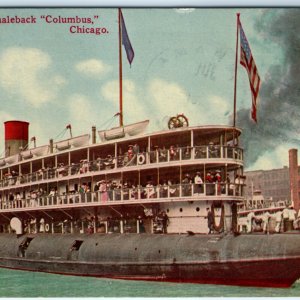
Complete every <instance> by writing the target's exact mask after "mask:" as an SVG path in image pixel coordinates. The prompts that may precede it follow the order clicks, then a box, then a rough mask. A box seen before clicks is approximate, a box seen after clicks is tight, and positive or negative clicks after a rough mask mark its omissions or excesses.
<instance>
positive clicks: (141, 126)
mask: <svg viewBox="0 0 300 300" xmlns="http://www.w3.org/2000/svg"><path fill="white" fill-rule="evenodd" d="M148 124H149V120H144V121H141V122H137V123H133V124H129V125H126V126H122V127H115V128H111V129H108V130H100V131H98V134H99V137H100V139H101V141H102V142H105V141H109V140H113V139H118V138H123V137H125V136H126V135H129V136H135V135H138V134H142V133H144V132H145V130H146V128H147V126H148Z"/></svg>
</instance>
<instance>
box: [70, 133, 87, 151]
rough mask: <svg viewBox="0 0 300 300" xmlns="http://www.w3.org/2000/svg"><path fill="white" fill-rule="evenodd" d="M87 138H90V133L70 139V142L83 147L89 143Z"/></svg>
mask: <svg viewBox="0 0 300 300" xmlns="http://www.w3.org/2000/svg"><path fill="white" fill-rule="evenodd" d="M89 140H90V135H89V134H84V135H80V136H76V137H74V138H72V139H70V144H71V145H72V146H73V147H76V148H77V147H83V146H86V145H88V144H89Z"/></svg>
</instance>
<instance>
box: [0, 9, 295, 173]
mask: <svg viewBox="0 0 300 300" xmlns="http://www.w3.org/2000/svg"><path fill="white" fill-rule="evenodd" d="M237 12H240V13H241V17H240V19H241V22H242V25H243V29H244V32H245V34H246V37H247V39H248V41H249V44H250V47H251V50H252V54H253V57H254V59H255V62H256V66H257V69H258V72H259V74H260V77H261V81H262V85H261V91H260V95H259V103H258V112H257V114H258V123H257V124H255V123H253V121H252V120H251V119H250V109H251V101H252V99H251V93H250V88H249V80H248V75H247V72H246V70H245V69H244V68H243V67H242V66H241V65H240V64H239V65H238V73H237V76H238V77H237V121H236V124H237V126H238V127H240V128H241V129H242V130H243V137H242V140H241V142H242V145H243V147H244V148H245V168H246V170H256V169H272V168H281V167H283V166H284V165H288V149H290V148H298V147H299V138H298V134H299V131H300V105H299V97H298V92H299V87H298V86H299V79H300V78H299V77H300V74H298V73H299V72H298V69H299V67H300V59H299V57H300V56H299V51H300V50H299V49H300V36H299V34H298V32H299V26H300V10H299V9H295V8H294V9H274V8H268V9H267V8H266V9H262V8H251V9H234V8H223V9H221V8H214V9H207V8H195V9H179V8H177V9H176V8H138V9H137V8H136V9H135V8H124V9H123V16H124V20H125V24H126V27H127V32H128V35H129V38H130V41H131V44H132V47H133V49H134V52H135V57H134V60H133V62H132V65H131V66H130V65H129V63H128V61H127V60H126V54H125V51H124V49H122V51H123V52H122V55H123V80H124V82H123V94H124V98H123V99H124V103H123V105H124V123H125V124H130V123H133V122H138V121H142V120H145V119H149V120H150V126H149V132H152V131H157V130H161V129H166V128H167V120H168V118H169V117H171V116H174V115H176V114H177V113H184V114H185V115H186V116H187V117H188V119H189V122H190V125H193V126H196V125H232V124H233V93H234V64H235V49H236V13H237ZM7 16H8V17H16V16H17V17H19V18H22V17H32V18H34V17H35V18H36V23H34V24H33V23H32V24H20V23H18V24H15V23H14V24H7V23H4V20H3V19H4V18H5V19H6V18H7ZM76 16H78V17H79V18H80V20H81V21H82V20H83V19H87V18H90V19H91V21H92V22H93V24H83V23H82V22H81V23H77V24H66V23H60V24H59V23H55V22H54V21H53V20H56V19H57V18H59V17H61V18H70V17H76ZM0 20H1V23H0V101H1V109H0V123H1V124H2V123H3V122H5V121H9V120H22V121H28V122H29V123H30V126H29V136H30V137H32V136H35V137H36V141H37V146H39V145H44V144H47V143H48V141H49V139H51V138H53V139H54V140H57V139H59V138H60V139H62V138H67V137H68V135H67V133H66V134H65V136H62V132H63V131H64V128H65V127H66V125H67V124H71V125H72V131H73V135H74V136H75V135H80V134H84V133H91V127H92V126H96V127H97V130H100V129H108V128H111V127H114V126H117V125H118V120H117V119H116V118H113V116H114V115H115V113H117V112H118V111H119V108H118V95H119V90H118V78H119V77H118V76H119V73H118V72H119V60H118V51H119V50H118V22H117V21H118V11H117V9H116V8H51V9H50V8H40V9H37V8H27V9H25V8H0ZM47 21H48V22H47ZM71 26H78V27H80V28H81V29H82V27H83V26H84V27H85V29H86V28H88V29H90V28H102V29H100V31H101V30H102V32H103V31H104V32H105V31H106V33H103V34H100V35H97V34H87V33H81V34H80V33H71V32H70V27H71ZM72 30H73V29H72ZM3 152H4V126H3V127H2V131H0V153H2V155H3V154H4V153H3Z"/></svg>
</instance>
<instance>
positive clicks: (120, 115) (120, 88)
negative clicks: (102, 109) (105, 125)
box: [118, 8, 123, 127]
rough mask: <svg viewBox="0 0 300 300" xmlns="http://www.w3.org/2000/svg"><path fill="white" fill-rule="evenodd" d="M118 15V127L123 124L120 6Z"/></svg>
mask: <svg viewBox="0 0 300 300" xmlns="http://www.w3.org/2000/svg"><path fill="white" fill-rule="evenodd" d="M118 12H119V16H118V21H119V92H120V97H119V106H120V111H119V120H120V127H121V126H123V81H122V32H121V8H119V9H118Z"/></svg>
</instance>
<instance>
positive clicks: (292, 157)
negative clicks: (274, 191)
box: [289, 149, 300, 212]
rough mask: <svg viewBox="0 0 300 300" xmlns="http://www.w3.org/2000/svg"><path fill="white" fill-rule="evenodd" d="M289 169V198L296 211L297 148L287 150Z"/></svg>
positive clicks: (297, 202)
mask: <svg viewBox="0 0 300 300" xmlns="http://www.w3.org/2000/svg"><path fill="white" fill-rule="evenodd" d="M289 169H290V170H289V171H290V190H291V200H292V201H293V203H294V208H295V210H296V211H297V212H298V211H299V208H300V203H299V196H298V192H299V188H298V150H297V149H290V150H289Z"/></svg>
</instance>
